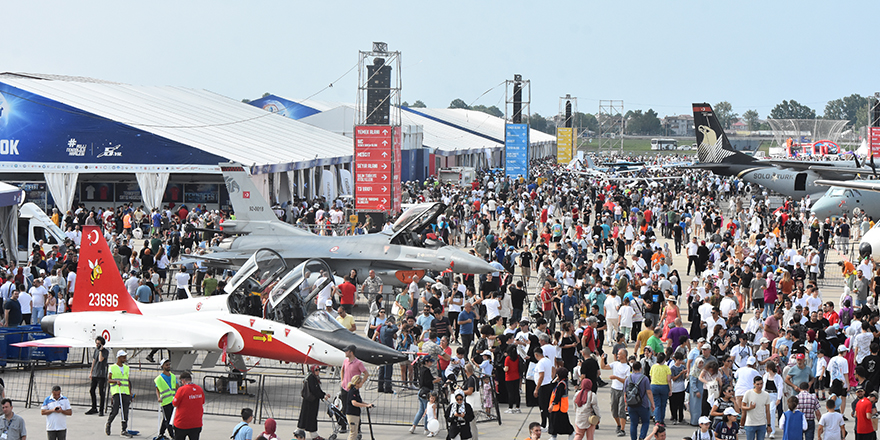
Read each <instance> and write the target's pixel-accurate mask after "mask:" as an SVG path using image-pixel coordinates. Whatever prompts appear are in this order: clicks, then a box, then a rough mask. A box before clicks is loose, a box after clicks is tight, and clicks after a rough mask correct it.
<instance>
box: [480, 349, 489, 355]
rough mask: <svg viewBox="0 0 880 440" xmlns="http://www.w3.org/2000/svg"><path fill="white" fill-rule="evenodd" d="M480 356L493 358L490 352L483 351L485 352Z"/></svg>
mask: <svg viewBox="0 0 880 440" xmlns="http://www.w3.org/2000/svg"><path fill="white" fill-rule="evenodd" d="M480 356H492V352H491V351H489V350H483V352H482V353H480Z"/></svg>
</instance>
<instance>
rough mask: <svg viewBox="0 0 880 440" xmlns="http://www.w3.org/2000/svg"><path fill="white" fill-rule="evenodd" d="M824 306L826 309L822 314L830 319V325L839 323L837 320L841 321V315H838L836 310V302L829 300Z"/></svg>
mask: <svg viewBox="0 0 880 440" xmlns="http://www.w3.org/2000/svg"><path fill="white" fill-rule="evenodd" d="M824 307H825V309H824V313H822V316H823V317H824V318H825V319H827V320H828V325H834V324H837V322H838V321H840V315H838V314H837V312H836V311H834V303H832V302H831V301H828V302H827V303H825V306H824Z"/></svg>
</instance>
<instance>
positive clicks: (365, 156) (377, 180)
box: [354, 125, 400, 211]
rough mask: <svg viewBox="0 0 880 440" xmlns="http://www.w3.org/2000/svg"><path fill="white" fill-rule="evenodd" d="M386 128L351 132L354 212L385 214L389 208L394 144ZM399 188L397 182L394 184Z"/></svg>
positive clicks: (380, 126) (358, 128) (367, 126)
mask: <svg viewBox="0 0 880 440" xmlns="http://www.w3.org/2000/svg"><path fill="white" fill-rule="evenodd" d="M392 137H393V136H392V128H391V126H390V125H359V126H356V127H355V129H354V199H355V209H358V210H364V211H389V210H391V209H392V205H393V193H392V184H393V183H394V182H393V180H394V145H393V140H392ZM397 185H398V186H399V185H400V180H398V181H397Z"/></svg>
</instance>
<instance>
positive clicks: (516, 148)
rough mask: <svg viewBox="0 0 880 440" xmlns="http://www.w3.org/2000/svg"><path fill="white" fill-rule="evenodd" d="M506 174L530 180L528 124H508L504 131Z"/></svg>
mask: <svg viewBox="0 0 880 440" xmlns="http://www.w3.org/2000/svg"><path fill="white" fill-rule="evenodd" d="M504 173H505V175H506V176H513V177H517V176H523V177H524V178H526V179H528V178H529V125H528V124H507V126H506V127H505V129H504Z"/></svg>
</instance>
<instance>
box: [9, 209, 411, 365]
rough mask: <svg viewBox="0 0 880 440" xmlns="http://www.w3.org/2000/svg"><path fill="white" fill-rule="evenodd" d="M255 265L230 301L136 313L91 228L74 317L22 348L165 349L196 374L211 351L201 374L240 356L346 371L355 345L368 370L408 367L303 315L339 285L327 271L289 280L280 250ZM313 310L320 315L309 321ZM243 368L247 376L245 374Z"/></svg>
mask: <svg viewBox="0 0 880 440" xmlns="http://www.w3.org/2000/svg"><path fill="white" fill-rule="evenodd" d="M252 257H253V258H251V259H249V260H248V264H245V265H244V266H243V267H242V269H241V270H239V271H238V273H237V274H236V276H235V277H233V279H232V280H230V283H229V284H228V285H227V293H226V294H221V295H214V296H210V297H199V298H190V299H183V300H177V301H165V302H160V303H152V304H138V303H136V302H135V301H134V300H133V299H132V297H131V295H129V294H128V291H127V290H126V289H125V286H124V284H123V282H122V278H121V276H120V274H119V270H118V269H117V268H116V266H115V264H114V262H113V257H112V254H111V252H110V249H109V247H108V246H107V242H106V241H105V239H104V237H103V236H102V235H101V233H100V229H99V228H98V227H96V226H85V227H84V228H83V241H82V247H81V250H80V258H79V264H78V266H77V273H78V274H80V276H79V277H77V281H76V290H75V291H76V295H74V298H73V302H72V304H71V310H72V311H73V312H72V313H64V314H61V315H50V316H46V317H45V318H43V320H42V321H41V322H40V325H41V327H42V329H43V331H45V332H46V333H49V334H51V335H53V337H52V338H48V339H39V340H34V341H28V342H23V343H20V344H19V345H18V346H37V347H93V346H94V341H95V338H96V337H97V336H102V337H103V338H104V339H105V341H106V346H107V347H108V348H112V349H116V348H125V349H135V350H138V349H153V348H161V349H167V350H169V351H170V352H171V361H172V364H173V365H174V368H176V369H188V368H190V367H191V366H192V363H193V362H194V360H195V358H196V356H195V354H194V353H193V352H194V351H207V352H208V355H207V356H206V357H205V359H204V361H203V362H202V367H203V368H210V367H212V366H213V365H215V364H216V362H217V361H218V360H219V359H220V357H221V356H224V357H225V356H226V355H227V354H228V355H239V356H237V357H236V360H238V361H239V362H240V361H241V356H254V357H260V358H267V359H276V360H280V361H286V362H295V363H308V364H318V365H337V366H338V365H341V364H342V360H343V357H344V355H343V350H342V349H343V348H344V347H346V346H348V345H352V344H353V345H356V346H357V347H358V351H357V356H358V358H359V359H361V360H363V361H364V362H368V363H372V364H390V363H396V362H400V361H403V360H406V356H405V355H403V354H401V353H399V352H397V351H396V350H393V349H391V348H389V347H386V346H384V345H382V344H379V343H377V342H374V341H370V340H368V339H366V338H364V337H363V336H359V335H356V334H353V333H351V332H350V331H348V330H347V329H343V328H342V326H341V325H339V324H338V323H337V322H336V320H335V319H332V317H331V316H330V315H328V314H327V312H326V311H324V310H318V309H317V308H316V307H306V306H305V304H312V300H313V299H314V298H315V297H316V296H318V294H319V293H321V292H324V291H325V289H331V288H332V286H333V284H334V281H333V280H334V278H333V276H332V275H330V273H329V271H330V268H329V267H328V266H327V265H326V264H323V262H321V261H319V260H308V261H306V262H304V263H302V264H301V265H300V266H298V267H297V268H294V269H293V270H291V271H288V270H287V267H286V266H285V264H284V261H283V259H282V258H281V257H280V256H278V255H277V254H274V255H273V252H272V251H269V250H263V251H260V252H257V253H255V254H254V255H253V256H252ZM230 292H231V293H230ZM254 293H255V294H254ZM263 293H265V294H266V295H269V296H270V297H271V298H272V301H271V307H269V306H267V307H266V308H265V309H264V307H263V306H262V302H261V298H260V296H261V294H263ZM293 293H296V294H295V295H294V294H293ZM309 310H314V312H312V313H311V314H310V315H309V316H308V318H305V319H303V318H304V317H305V316H306V313H307V312H308V311H309ZM261 316H269V317H271V318H273V319H264V318H262V317H261ZM339 330H343V331H341V332H340V331H339ZM236 368H237V369H239V370H241V371H244V370H243V368H244V365H237V366H236Z"/></svg>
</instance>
